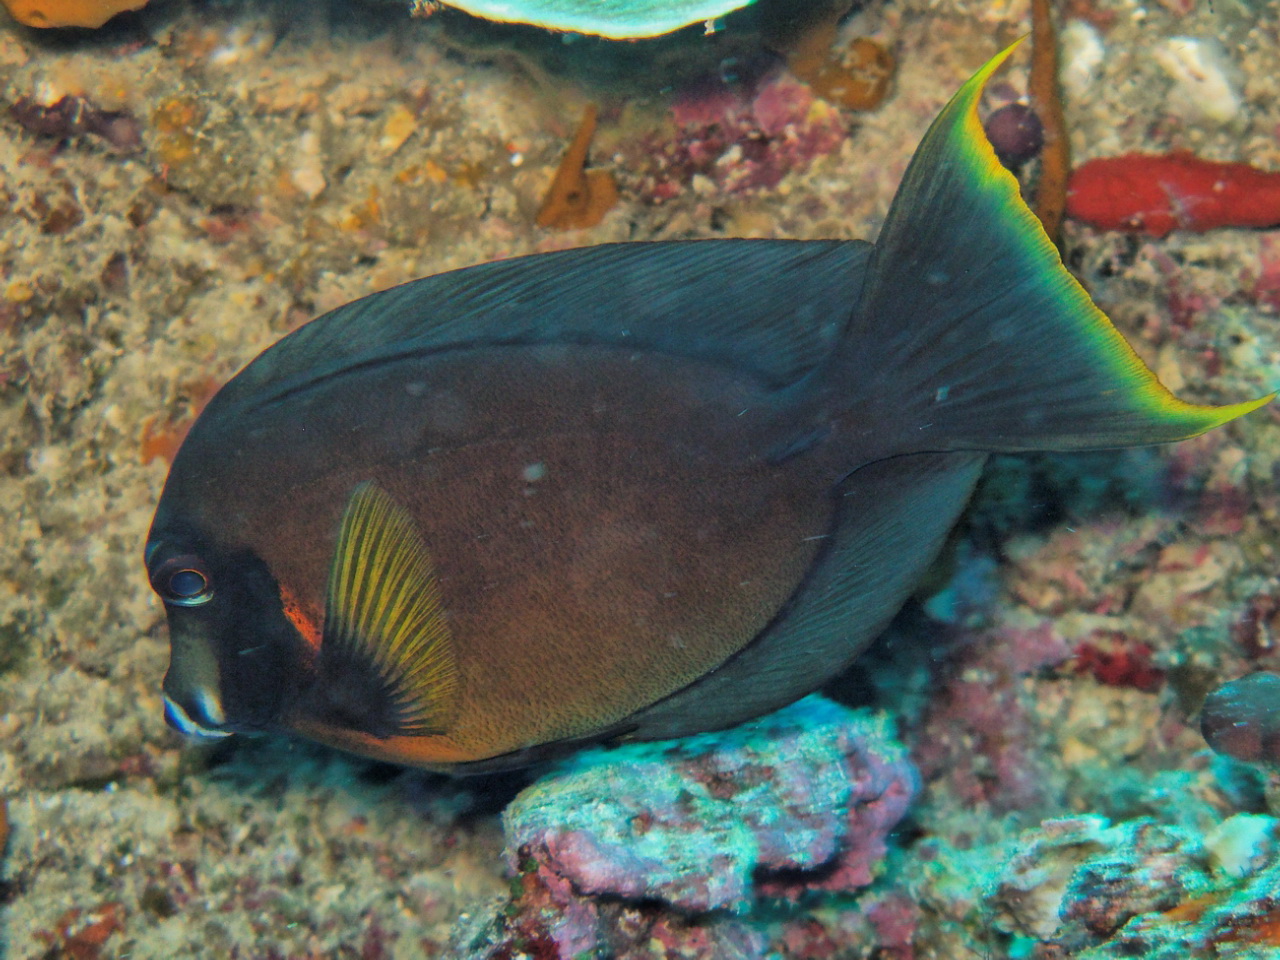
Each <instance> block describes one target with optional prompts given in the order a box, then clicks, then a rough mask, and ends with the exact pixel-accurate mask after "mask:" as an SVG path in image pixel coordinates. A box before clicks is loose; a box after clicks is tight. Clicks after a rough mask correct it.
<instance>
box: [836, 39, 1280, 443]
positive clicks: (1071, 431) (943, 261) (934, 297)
mask: <svg viewBox="0 0 1280 960" xmlns="http://www.w3.org/2000/svg"><path fill="white" fill-rule="evenodd" d="M1016 47H1017V43H1015V44H1014V45H1013V46H1010V47H1009V48H1007V49H1005V50H1004V51H1003V52H1001V53H999V54H997V55H996V56H995V57H993V58H992V59H991V60H990V61H989V62H988V63H987V64H986V65H985V66H984V67H983V68H982V69H981V70H979V71H978V73H977V74H976V75H974V76H973V78H972V79H970V80H969V81H968V82H967V83H966V84H965V85H964V86H963V87H962V88H961V89H960V91H959V93H957V94H956V95H955V96H954V97H953V98H952V99H951V102H950V103H948V104H947V106H946V107H945V108H944V109H943V111H942V113H941V114H940V115H939V116H938V118H937V119H936V120H935V121H934V122H933V125H932V126H931V127H930V128H929V132H928V133H927V134H926V135H925V138H924V140H923V141H922V142H921V144H920V147H919V148H918V149H917V150H916V154H915V156H914V158H913V159H912V161H911V164H910V166H909V167H908V169H907V173H906V176H905V177H904V178H903V181H902V185H901V186H900V187H899V188H898V193H897V195H896V197H895V198H894V200H893V205H892V207H891V208H890V211H889V215H888V218H887V220H886V222H885V225H884V229H883V231H882V232H881V234H880V238H879V240H878V241H877V242H876V244H875V248H874V250H873V252H872V259H871V263H870V266H869V269H868V272H867V278H866V283H865V285H864V286H863V289H862V296H861V299H860V301H859V303H858V306H857V308H856V309H855V311H854V313H853V316H852V317H851V319H850V321H849V328H848V332H847V335H846V336H845V338H844V339H843V340H842V343H841V346H840V347H838V348H837V350H836V354H835V355H834V356H833V357H832V358H831V359H830V361H829V363H828V364H827V365H826V367H825V369H824V370H823V371H822V373H821V374H819V377H818V379H820V380H824V381H826V387H827V391H828V395H831V393H832V392H833V391H831V387H832V386H833V381H834V380H841V381H843V382H844V384H846V388H845V389H846V391H847V390H849V389H850V388H852V390H853V392H854V393H856V394H857V399H856V401H855V402H856V403H857V404H859V405H861V408H862V409H867V406H868V405H869V407H870V409H873V410H876V411H878V413H877V417H876V419H877V421H881V422H884V421H885V420H886V419H887V421H888V423H889V430H888V433H889V436H887V437H886V440H887V444H888V449H886V450H885V451H884V452H886V453H911V452H923V451H943V450H985V451H993V452H995V451H1018V450H1081V449H1092V448H1104V447H1123V446H1132V445H1139V444H1149V443H1165V442H1168V441H1173V440H1182V439H1185V438H1187V437H1193V436H1196V435H1198V434H1201V433H1204V432H1205V431H1206V430H1211V429H1213V428H1214V427H1217V426H1220V425H1221V424H1223V423H1226V422H1227V421H1229V420H1232V419H1234V418H1236V417H1239V416H1241V415H1242V414H1245V413H1248V412H1249V411H1250V410H1253V409H1255V408H1257V407H1259V406H1261V405H1262V404H1264V403H1267V402H1268V401H1269V400H1270V399H1271V398H1272V397H1273V396H1274V394H1271V395H1268V396H1265V397H1262V398H1261V399H1258V400H1251V401H1248V402H1245V403H1235V404H1228V405H1226V406H1201V405H1198V404H1193V403H1186V402H1184V401H1182V400H1179V399H1178V398H1177V397H1175V396H1174V395H1173V394H1172V393H1170V392H1169V391H1168V390H1167V389H1166V388H1165V387H1164V386H1163V385H1162V384H1161V383H1160V382H1159V381H1158V380H1157V379H1156V377H1155V374H1153V373H1152V372H1151V370H1150V369H1149V368H1148V367H1147V366H1146V364H1144V363H1143V362H1142V360H1141V359H1140V358H1139V357H1138V355H1137V354H1136V353H1134V351H1133V349H1132V348H1131V347H1130V346H1129V344H1128V343H1127V342H1126V341H1125V339H1124V337H1123V336H1121V335H1120V333H1119V332H1118V331H1117V330H1116V329H1115V327H1113V326H1112V325H1111V321H1110V320H1108V319H1107V317H1106V315H1105V314H1103V312H1102V311H1101V310H1099V309H1098V307H1097V306H1095V305H1094V303H1093V301H1092V300H1091V299H1090V298H1089V295H1088V294H1087V293H1086V292H1085V291H1084V288H1083V287H1081V286H1080V284H1079V283H1077V282H1076V280H1075V279H1074V278H1073V277H1072V276H1071V274H1070V273H1068V272H1067V270H1066V268H1065V267H1064V266H1063V264H1062V260H1061V258H1060V257H1059V256H1058V252H1057V250H1056V249H1055V248H1054V246H1053V244H1052V243H1050V242H1049V239H1048V237H1046V236H1045V233H1044V230H1043V229H1041V226H1040V222H1039V221H1038V220H1037V219H1036V217H1035V215H1034V214H1033V213H1032V212H1031V211H1030V210H1029V209H1028V208H1027V206H1026V204H1025V203H1024V202H1023V200H1022V197H1021V195H1020V194H1019V191H1018V184H1017V181H1016V180H1015V179H1014V178H1013V176H1012V175H1011V174H1010V173H1009V172H1008V171H1006V170H1005V169H1004V168H1003V167H1002V166H1001V165H1000V163H999V161H998V160H997V159H996V155H995V152H994V151H993V150H992V148H991V145H990V144H989V143H988V141H987V138H986V135H985V134H984V133H983V130H982V126H981V123H980V122H979V120H978V111H977V105H978V99H979V97H980V96H981V93H982V89H983V86H984V85H985V84H986V82H987V79H988V78H989V77H990V76H991V74H992V73H993V72H994V71H995V70H996V69H997V68H998V67H999V66H1000V65H1001V64H1002V63H1003V62H1004V61H1005V59H1006V58H1007V57H1008V56H1009V55H1010V54H1011V53H1012V52H1013V50H1014V49H1015V48H1016ZM848 416H849V418H850V419H851V420H855V419H856V418H857V416H858V415H857V414H855V413H852V412H851V413H850V414H849V415H848ZM850 428H856V426H855V425H850Z"/></svg>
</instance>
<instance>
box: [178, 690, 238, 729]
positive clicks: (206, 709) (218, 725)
mask: <svg viewBox="0 0 1280 960" xmlns="http://www.w3.org/2000/svg"><path fill="white" fill-rule="evenodd" d="M164 719H165V723H167V724H169V726H171V727H172V728H173V729H174V730H177V731H178V732H179V733H180V734H182V735H183V736H186V737H192V738H195V739H198V740H218V739H221V738H222V737H229V736H231V734H232V732H233V731H231V730H227V729H224V728H223V722H222V721H223V717H222V708H221V706H219V704H218V702H217V701H216V700H215V699H214V698H213V697H211V696H210V695H209V693H208V692H207V691H203V690H202V691H200V692H198V693H197V694H196V696H195V698H194V701H193V703H192V705H191V709H187V708H186V707H183V705H182V704H180V703H178V701H176V700H174V699H173V698H172V697H171V696H169V695H168V694H167V693H166V694H165V695H164Z"/></svg>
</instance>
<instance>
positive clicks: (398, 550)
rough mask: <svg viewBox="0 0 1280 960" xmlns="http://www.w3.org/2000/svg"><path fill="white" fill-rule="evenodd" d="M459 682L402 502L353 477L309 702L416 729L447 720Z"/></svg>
mask: <svg viewBox="0 0 1280 960" xmlns="http://www.w3.org/2000/svg"><path fill="white" fill-rule="evenodd" d="M458 690H459V680H458V668H457V663H456V661H455V659H454V655H453V649H452V641H451V638H450V634H449V627H448V624H447V623H446V620H445V615H444V609H443V607H442V605H441V599H440V588H439V585H438V584H437V582H436V576H435V572H434V569H433V567H432V563H431V557H430V555H429V553H428V552H427V547H426V544H425V543H424V542H423V539H422V537H421V535H420V534H419V533H418V530H417V527H416V525H415V524H414V521H413V518H412V517H411V516H410V515H409V513H408V511H406V510H405V509H404V508H403V507H401V506H400V505H399V504H398V503H396V502H395V501H394V500H393V499H392V498H391V497H390V496H389V495H388V494H387V493H385V492H384V491H383V490H381V489H379V488H378V487H377V486H376V485H374V484H373V483H364V484H361V485H360V486H359V487H357V488H356V490H355V492H354V493H352V495H351V499H350V501H349V502H348V503H347V509H346V512H345V513H344V514H343V516H342V524H341V527H340V529H339V532H338V541H337V546H336V548H335V550H334V557H333V564H332V566H331V567H330V571H329V585H328V590H327V593H326V596H325V616H324V631H323V636H322V638H321V643H320V651H319V654H318V656H317V679H316V689H315V690H314V691H313V694H312V698H311V699H312V702H311V703H309V704H308V706H309V708H310V710H311V712H313V713H314V714H315V715H316V716H317V719H322V720H324V721H326V722H328V723H331V724H335V725H343V724H345V725H347V726H349V727H351V728H352V729H355V730H360V731H363V732H365V733H368V734H370V735H372V736H375V737H379V738H386V737H390V736H424V735H427V734H438V733H442V732H444V731H445V730H446V729H447V727H448V723H449V720H450V718H451V716H452V714H453V711H454V708H455V706H456V702H457V696H458Z"/></svg>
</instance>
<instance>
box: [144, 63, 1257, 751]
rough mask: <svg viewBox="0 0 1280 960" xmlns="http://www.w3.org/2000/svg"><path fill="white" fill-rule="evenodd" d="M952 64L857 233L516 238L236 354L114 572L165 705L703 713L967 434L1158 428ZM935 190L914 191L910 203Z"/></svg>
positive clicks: (1169, 418) (332, 720)
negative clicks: (580, 241)
mask: <svg viewBox="0 0 1280 960" xmlns="http://www.w3.org/2000/svg"><path fill="white" fill-rule="evenodd" d="M1003 56H1007V52H1006V53H1005V54H1003V55H1001V57H998V58H996V59H995V60H993V61H992V62H991V63H990V64H988V65H987V67H985V68H984V69H983V71H981V72H980V73H979V74H978V75H977V76H976V77H975V78H974V79H973V80H971V81H970V82H969V83H968V84H966V86H965V87H964V88H963V89H962V90H961V92H960V93H959V94H957V97H956V98H955V99H954V100H953V101H952V103H951V104H949V105H948V107H947V108H946V109H945V110H944V112H943V114H942V115H941V117H940V118H939V119H938V121H936V122H935V124H934V126H933V128H931V130H930V133H929V134H928V135H927V136H926V138H925V141H924V142H923V143H922V145H921V148H920V150H919V151H918V152H917V156H916V158H915V160H914V161H913V163H912V166H911V168H910V169H909V170H908V173H907V176H906V178H905V179H904V183H903V186H902V187H901V189H900V191H899V194H898V198H897V199H896V200H895V202H894V207H893V209H892V211H891V213H890V215H889V218H888V220H887V222H886V225H885V228H884V230H883V232H882V235H881V237H880V239H879V240H878V242H877V243H876V245H875V246H874V247H873V246H871V245H869V244H866V243H862V242H857V241H854V242H835V241H816V242H790V241H695V242H688V243H657V244H621V245H610V246H604V247H596V248H589V249H584V250H575V251H566V252H562V253H556V254H547V255H539V256H534V257H528V258H521V259H516V260H510V261H503V262H501V263H494V264H485V265H482V266H479V267H474V268H469V269H467V270H462V271H456V272H453V273H450V274H443V275H440V276H437V277H431V278H427V279H425V280H421V281H417V282H415V283H412V284H406V285H405V286H403V287H399V288H395V289H393V290H389V291H385V292H384V293H381V294H375V295H374V296H372V297H368V298H365V299H364V300H361V301H356V302H355V303H353V304H349V305H347V306H346V307H343V308H340V309H339V310H337V311H334V312H333V313H331V314H328V315H326V316H325V317H322V318H320V319H318V320H316V321H313V322H312V323H311V324H309V325H307V326H306V327H303V328H302V329H300V330H299V331H296V332H295V333H294V334H291V335H290V336H289V337H286V338H285V339H284V340H282V341H281V342H280V343H278V344H277V345H276V346H274V347H272V348H270V349H269V350H267V351H266V352H264V353H263V354H262V355H261V356H260V357H259V358H258V359H256V360H255V361H254V362H253V363H251V364H250V365H249V366H248V367H247V368H246V369H245V370H243V371H242V372H241V373H240V374H239V375H238V376H237V377H236V378H235V379H234V380H233V381H232V382H231V383H229V384H228V385H227V386H226V387H225V388H223V390H222V391H221V392H220V393H219V394H218V395H217V396H216V397H215V398H214V400H213V401H212V402H211V403H210V404H209V406H208V408H207V409H206V410H205V412H204V413H203V414H202V415H201V417H200V419H199V421H198V422H197V423H196V425H195V426H194V427H193V429H192V430H191V432H190V434H189V435H188V437H187V439H186V441H185V442H184V445H183V447H182V449H181V450H180V451H179V453H178V455H177V457H176V458H175V460H174V463H173V467H172V470H171V472H170V476H169V479H168V481H167V483H166V487H165V491H164V494H163V496H162V498H161V501H160V504H159V506H158V508H157V513H156V518H155V521H154V523H153V527H152V531H151V535H150V538H149V542H148V546H147V552H146V559H147V565H148V572H149V576H150V579H151V582H152V585H153V587H154V588H155V589H156V590H157V592H158V593H159V594H160V596H161V597H162V598H163V599H164V600H165V603H166V607H167V610H168V614H169V626H170V634H171V647H172V659H171V663H170V669H169V672H168V674H167V676H166V679H165V694H166V703H167V712H168V716H169V718H170V722H171V723H173V724H174V725H175V726H176V727H178V728H179V729H182V730H184V731H186V732H190V733H197V734H205V735H224V734H226V733H230V732H236V731H257V730H268V729H284V730H292V731H295V732H299V733H302V734H304V735H307V736H310V737H313V738H315V739H317V740H320V741H323V742H326V743H330V744H333V745H335V746H338V747H341V748H344V749H348V750H352V751H355V752H359V753H363V754H366V755H370V756H376V757H380V758H384V759H388V760H393V761H397V762H403V763H410V764H416V765H421V766H427V767H433V768H440V769H448V770H455V771H468V770H482V769H494V768H499V767H504V766H514V765H519V764H521V763H527V762H531V761H533V760H536V759H538V758H540V757H544V756H550V755H554V754H555V753H558V752H562V751H564V750H568V749H572V748H574V747H575V746H577V745H579V744H582V743H588V742H598V741H601V740H622V739H627V738H633V739H634V738H646V739H653V738H659V737H667V736H677V735H682V734H687V733H691V732H696V731H700V730H705V729H711V728H715V727H723V726H728V725H730V724H733V723H736V722H739V721H741V720H744V719H747V718H749V717H752V716H755V715H758V714H760V713H763V712H766V711H768V710H770V709H774V708H776V707H779V706H781V705H783V704H785V703H787V702H789V701H791V700H794V699H796V698H798V697H800V696H802V695H804V694H805V693H808V692H810V691H811V690H813V689H815V688H816V687H817V686H819V685H820V684H821V683H822V682H823V681H824V680H825V679H827V678H828V677H830V676H832V675H833V674H834V673H836V672H838V671H839V670H840V669H842V668H843V667H844V666H845V665H847V663H848V662H849V661H850V660H851V659H852V658H853V657H855V656H856V655H857V653H858V652H860V651H861V650H862V649H863V648H864V647H865V645H866V644H867V643H868V642H870V640H871V639H873V638H874V637H875V636H876V635H877V634H878V633H879V632H880V631H881V630H882V629H883V628H884V626H885V625H886V624H887V623H888V621H889V619H890V618H891V617H892V616H893V614H894V613H895V612H896V611H897V609H898V607H899V606H900V605H901V603H902V602H903V601H904V599H905V598H906V597H907V596H908V594H909V593H910V591H911V589H912V588H913V587H914V586H915V584H916V583H917V581H918V580H919V578H920V576H921V575H922V574H923V572H924V570H925V568H926V567H927V566H928V564H929V563H930V562H931V561H932V559H933V558H934V556H935V555H936V553H937V551H938V550H939V549H940V547H941V544H942V542H943V540H944V538H945V536H946V534H947V532H948V530H949V529H950V527H951V526H952V525H953V523H954V522H955V520H956V518H957V517H958V515H959V514H960V512H961V511H962V509H963V507H964V505H965V503H966V501H967V499H968V497H969V494H970V492H971V490H972V488H973V485H974V483H975V482H976V480H977V478H978V475H979V473H980V470H981V467H982V463H983V461H984V460H985V457H986V455H987V454H988V453H990V452H993V451H1015V450H1028V449H1059V450H1066V449H1085V448H1091V447H1108V446H1122V445H1127V444H1134V443H1150V442H1162V441H1167V440H1173V439H1179V438H1181V437H1186V436H1193V435H1195V434H1196V433H1199V432H1203V431H1204V430H1207V429H1210V428H1212V427H1214V426H1216V425H1218V424H1220V423H1222V422H1225V421H1226V420H1229V419H1231V418H1232V417H1234V416H1238V415H1240V414H1242V413H1244V412H1247V411H1248V410H1249V409H1253V407H1255V406H1257V405H1258V404H1259V403H1262V402H1265V400H1266V399H1269V398H1263V400H1260V401H1253V402H1251V403H1246V404H1238V405H1234V406H1228V407H1201V406H1196V405H1192V404H1186V403H1183V402H1182V401H1179V400H1177V399H1176V398H1174V397H1173V396H1172V395H1171V394H1169V393H1168V391H1166V390H1165V389H1164V388H1163V387H1161V386H1160V385H1159V383H1158V382H1157V381H1156V380H1155V378H1154V376H1153V375H1152V374H1151V373H1150V371H1149V370H1147V369H1146V367H1145V366H1143V365H1142V363H1141V361H1140V360H1138V359H1137V357H1136V356H1135V355H1134V354H1133V352H1132V350H1130V349H1129V348H1128V345H1127V344H1125V342H1124V340H1123V338H1122V337H1120V335H1119V334H1118V333H1117V332H1116V331H1115V330H1114V328H1112V327H1111V325H1110V323H1109V322H1108V321H1107V320H1106V318H1105V316H1103V315H1102V314H1101V313H1100V312H1099V311H1098V310H1097V308H1096V307H1094V306H1093V304H1092V302H1091V301H1090V300H1089V299H1088V296H1087V295H1086V294H1085V293H1084V292H1083V290H1081V289H1080V288H1079V286H1078V285H1077V284H1075V282H1074V281H1073V280H1071V278H1070V276H1069V275H1068V274H1067V273H1066V271H1065V270H1064V269H1063V268H1062V265H1061V263H1060V261H1059V260H1058V259H1057V256H1056V252H1054V251H1053V249H1052V247H1051V246H1050V245H1049V244H1048V241H1047V240H1046V239H1045V238H1044V236H1043V233H1042V232H1041V231H1040V229H1039V226H1038V224H1037V223H1036V222H1035V221H1034V218H1033V217H1032V216H1031V214H1030V213H1029V212H1028V211H1026V208H1025V207H1024V206H1023V205H1022V203H1021V200H1020V199H1019V198H1018V195H1017V187H1016V184H1015V183H1014V182H1013V181H1012V179H1011V178H1010V177H1009V176H1008V175H1007V174H1006V173H1004V171H1003V170H1002V169H1001V168H1000V166H999V164H998V162H997V161H996V160H995V157H994V154H993V153H992V152H991V149H990V147H989V146H988V145H987V144H986V141H985V139H984V138H983V137H982V134H981V128H980V127H979V126H978V122H977V117H976V106H975V105H976V101H977V97H978V94H979V93H980V91H981V87H982V84H983V83H984V82H985V79H986V77H987V76H989V74H990V72H991V71H992V70H994V69H995V66H996V65H998V63H999V61H1000V60H1001V59H1002V58H1003ZM936 211H945V214H944V215H941V216H939V215H938V214H937V213H936Z"/></svg>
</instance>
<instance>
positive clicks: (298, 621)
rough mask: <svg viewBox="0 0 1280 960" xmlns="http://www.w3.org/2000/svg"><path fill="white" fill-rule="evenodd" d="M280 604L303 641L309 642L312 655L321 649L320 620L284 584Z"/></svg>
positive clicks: (281, 586)
mask: <svg viewBox="0 0 1280 960" xmlns="http://www.w3.org/2000/svg"><path fill="white" fill-rule="evenodd" d="M280 604H281V609H282V610H283V612H284V615H285V616H286V617H288V618H289V622H290V623H292V624H293V626H294V628H295V629H296V630H297V631H298V633H299V634H301V635H302V639H304V640H306V641H307V645H308V646H310V647H311V652H312V654H315V652H316V651H318V650H319V649H320V637H321V635H322V634H321V630H320V627H319V625H318V618H317V617H315V616H314V615H313V614H311V613H310V612H309V611H308V610H307V609H306V608H305V607H303V605H302V601H300V600H299V599H298V596H297V594H295V593H294V592H293V591H292V590H290V589H289V588H288V587H286V586H284V584H281V585H280Z"/></svg>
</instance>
